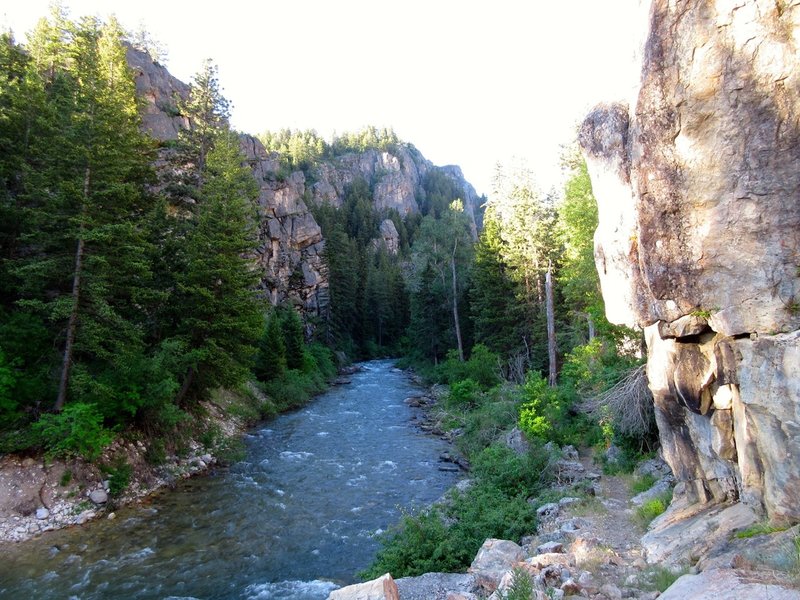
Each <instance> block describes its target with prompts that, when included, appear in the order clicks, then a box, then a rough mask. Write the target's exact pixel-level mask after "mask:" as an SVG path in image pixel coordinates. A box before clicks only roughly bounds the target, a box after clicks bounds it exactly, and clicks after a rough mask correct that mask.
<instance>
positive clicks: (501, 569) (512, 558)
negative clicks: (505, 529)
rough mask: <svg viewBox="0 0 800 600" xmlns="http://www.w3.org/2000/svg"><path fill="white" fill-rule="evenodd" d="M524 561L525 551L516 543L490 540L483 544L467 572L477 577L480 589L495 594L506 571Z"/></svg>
mask: <svg viewBox="0 0 800 600" xmlns="http://www.w3.org/2000/svg"><path fill="white" fill-rule="evenodd" d="M524 560H525V552H524V550H523V549H522V548H521V547H520V546H519V545H517V544H515V543H514V542H511V541H509V540H498V539H488V540H486V541H485V542H483V545H482V546H481V548H480V550H478V554H477V555H476V556H475V560H473V561H472V565H470V567H469V569H468V570H467V572H468V573H472V574H473V575H474V576H475V579H476V581H477V582H478V585H480V587H482V588H483V589H484V590H486V591H488V592H493V591H494V590H496V589H497V586H498V585H499V584H500V580H501V579H502V578H503V575H505V573H506V571H509V570H510V569H512V568H513V567H514V565H516V564H518V563H520V562H522V561H524Z"/></svg>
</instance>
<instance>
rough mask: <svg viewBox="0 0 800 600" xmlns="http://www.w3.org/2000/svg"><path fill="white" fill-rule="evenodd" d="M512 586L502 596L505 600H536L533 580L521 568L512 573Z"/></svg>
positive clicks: (516, 568)
mask: <svg viewBox="0 0 800 600" xmlns="http://www.w3.org/2000/svg"><path fill="white" fill-rule="evenodd" d="M511 573H512V578H511V585H509V586H508V590H506V591H505V592H504V593H503V594H502V599H503V600H531V599H532V598H534V591H535V590H534V587H533V579H532V578H531V575H530V573H528V571H526V570H525V569H522V568H520V567H514V569H513V570H512V571H511Z"/></svg>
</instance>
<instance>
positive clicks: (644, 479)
mask: <svg viewBox="0 0 800 600" xmlns="http://www.w3.org/2000/svg"><path fill="white" fill-rule="evenodd" d="M655 482H656V478H655V476H654V475H653V474H652V473H645V474H644V475H642V476H641V477H637V478H636V479H634V480H633V483H631V493H632V494H641V493H642V492H646V491H647V490H649V489H650V488H651V487H653V484H655Z"/></svg>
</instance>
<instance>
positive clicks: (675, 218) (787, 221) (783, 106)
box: [580, 0, 800, 522]
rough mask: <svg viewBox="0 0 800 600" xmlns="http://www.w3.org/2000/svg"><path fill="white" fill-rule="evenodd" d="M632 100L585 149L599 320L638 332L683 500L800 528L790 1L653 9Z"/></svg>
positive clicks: (799, 138)
mask: <svg viewBox="0 0 800 600" xmlns="http://www.w3.org/2000/svg"><path fill="white" fill-rule="evenodd" d="M647 4H649V31H648V34H647V36H646V38H645V40H644V43H643V46H642V47H641V48H640V53H639V54H640V59H641V65H640V66H641V70H640V73H641V79H640V81H639V84H638V88H637V89H636V94H635V97H634V98H632V99H631V103H630V106H629V105H627V104H625V103H616V104H606V105H601V106H598V107H597V108H596V109H595V110H594V111H593V112H592V113H591V114H590V115H589V116H588V117H587V118H586V120H585V122H584V124H583V126H582V129H581V133H580V141H581V145H582V148H583V150H584V154H585V156H586V159H587V163H588V165H589V171H590V174H591V177H592V183H593V187H594V191H595V195H596V196H597V200H598V206H599V213H600V217H599V227H598V230H597V233H596V236H595V258H596V262H597V267H598V271H599V273H600V277H601V282H602V288H603V294H604V298H605V300H606V307H607V315H608V317H609V319H611V320H612V321H614V322H616V323H620V324H627V325H632V326H639V327H643V328H645V331H646V338H647V345H648V378H649V382H650V387H651V389H652V391H653V394H654V397H655V404H656V417H657V422H658V426H659V431H660V436H661V443H662V448H663V452H664V458H665V459H666V461H667V462H668V463H669V465H670V467H671V468H672V471H673V473H674V474H675V477H676V479H677V480H678V481H679V485H678V487H677V488H676V499H677V498H678V496H682V497H683V499H685V500H686V502H688V503H689V504H692V503H695V504H707V503H717V502H743V503H746V504H747V505H748V506H749V507H751V508H753V510H754V511H755V512H756V513H758V514H762V515H766V516H767V517H769V518H770V519H772V520H773V521H777V522H797V521H798V520H800V504H798V503H797V498H798V497H800V331H798V327H800V54H798V50H797V49H798V45H800V2H798V1H797V0H794V1H788V2H774V1H773V0H739V1H736V2H727V1H726V2H715V3H709V2H705V1H703V0H684V1H683V2H673V1H670V0H652V1H651V2H648V3H647Z"/></svg>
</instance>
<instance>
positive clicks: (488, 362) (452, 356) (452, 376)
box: [435, 344, 500, 390]
mask: <svg viewBox="0 0 800 600" xmlns="http://www.w3.org/2000/svg"><path fill="white" fill-rule="evenodd" d="M498 372H499V368H498V358H497V355H496V354H495V353H494V352H492V351H491V350H489V349H488V348H487V347H486V346H484V345H483V344H476V345H475V346H473V348H472V354H471V355H470V357H469V360H465V361H462V360H459V358H458V351H456V350H450V351H449V352H448V353H447V359H446V360H445V361H444V362H442V363H441V364H440V365H439V366H438V367H437V368H436V377H435V379H436V380H437V381H438V382H439V383H449V384H453V383H457V382H459V381H463V380H465V379H471V380H472V381H474V382H475V383H476V384H478V386H480V388H481V389H484V390H488V389H491V388H492V387H494V386H495V385H497V384H498V383H500V378H499V377H498Z"/></svg>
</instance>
